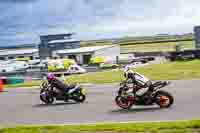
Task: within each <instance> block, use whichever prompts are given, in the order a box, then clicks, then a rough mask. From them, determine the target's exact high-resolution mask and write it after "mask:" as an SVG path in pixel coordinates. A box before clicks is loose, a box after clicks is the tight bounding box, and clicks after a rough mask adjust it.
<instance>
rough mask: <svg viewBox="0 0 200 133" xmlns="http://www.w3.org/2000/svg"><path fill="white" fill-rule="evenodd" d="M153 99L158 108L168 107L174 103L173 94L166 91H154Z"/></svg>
mask: <svg viewBox="0 0 200 133" xmlns="http://www.w3.org/2000/svg"><path fill="white" fill-rule="evenodd" d="M155 99H156V104H157V105H159V106H160V108H169V107H170V106H171V105H172V104H173V103H174V98H173V96H172V95H171V94H170V93H169V92H166V91H158V92H156V95H155Z"/></svg>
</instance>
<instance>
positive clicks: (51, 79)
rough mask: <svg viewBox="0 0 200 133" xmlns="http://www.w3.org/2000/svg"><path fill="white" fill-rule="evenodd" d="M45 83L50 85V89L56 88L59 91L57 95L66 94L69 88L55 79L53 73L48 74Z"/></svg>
mask: <svg viewBox="0 0 200 133" xmlns="http://www.w3.org/2000/svg"><path fill="white" fill-rule="evenodd" d="M47 81H48V83H49V84H51V87H52V88H56V89H57V90H59V95H60V96H62V95H63V94H65V93H66V94H67V92H68V88H69V86H68V85H66V84H65V83H64V82H63V81H61V80H60V79H58V78H56V77H55V76H54V74H53V73H48V75H47Z"/></svg>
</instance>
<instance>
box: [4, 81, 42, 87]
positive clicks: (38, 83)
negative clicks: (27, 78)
mask: <svg viewBox="0 0 200 133" xmlns="http://www.w3.org/2000/svg"><path fill="white" fill-rule="evenodd" d="M41 83H42V81H41V80H33V81H32V82H26V83H20V84H13V85H4V88H17V87H34V86H39V85H40V84H41Z"/></svg>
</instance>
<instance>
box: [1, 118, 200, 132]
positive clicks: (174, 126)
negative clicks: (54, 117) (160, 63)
mask: <svg viewBox="0 0 200 133" xmlns="http://www.w3.org/2000/svg"><path fill="white" fill-rule="evenodd" d="M97 132H98V133H119V132H121V133H138V132H139V133H143V132H145V133H185V132H187V133H198V132H200V120H191V121H179V122H178V121H174V122H151V123H118V124H117V123H112V124H92V125H66V126H32V127H31V126H22V127H15V128H3V129H0V133H97Z"/></svg>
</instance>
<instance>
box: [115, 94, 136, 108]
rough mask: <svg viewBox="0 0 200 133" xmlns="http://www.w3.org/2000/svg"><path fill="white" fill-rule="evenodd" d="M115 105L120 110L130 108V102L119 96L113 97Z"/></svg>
mask: <svg viewBox="0 0 200 133" xmlns="http://www.w3.org/2000/svg"><path fill="white" fill-rule="evenodd" d="M115 103H116V104H117V105H118V106H119V107H120V108H122V109H130V108H131V106H132V103H131V101H128V100H127V99H126V98H124V97H121V96H116V97H115Z"/></svg>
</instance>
